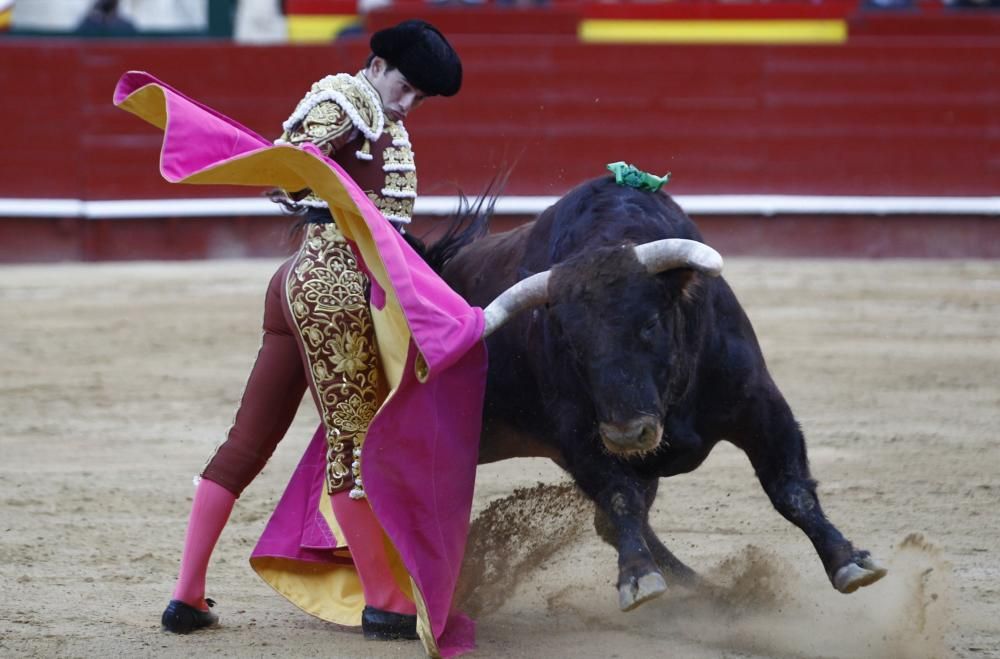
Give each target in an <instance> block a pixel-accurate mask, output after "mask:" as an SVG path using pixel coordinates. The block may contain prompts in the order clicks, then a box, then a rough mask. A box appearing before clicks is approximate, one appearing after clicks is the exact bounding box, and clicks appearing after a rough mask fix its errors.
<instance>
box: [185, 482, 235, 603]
mask: <svg viewBox="0 0 1000 659" xmlns="http://www.w3.org/2000/svg"><path fill="white" fill-rule="evenodd" d="M234 503H236V495H234V494H233V493H232V492H230V491H229V490H227V489H226V488H224V487H222V486H221V485H219V484H218V483H215V482H213V481H210V480H207V479H205V478H202V479H201V480H200V481H199V482H198V489H197V490H196V491H195V493H194V504H193V505H192V506H191V519H190V520H189V521H188V527H187V534H186V535H185V537H184V555H183V556H182V558H181V572H180V575H178V577H177V585H176V586H174V595H173V599H175V600H180V601H182V602H184V603H185V604H188V605H190V606H193V607H195V608H198V609H201V610H202V611H207V610H208V605H207V604H206V603H205V574H206V573H207V572H208V560H209V559H210V558H211V557H212V550H213V549H215V543H216V541H218V539H219V536H220V535H221V534H222V529H223V527H225V526H226V522H227V521H228V520H229V513H230V512H232V510H233V504H234Z"/></svg>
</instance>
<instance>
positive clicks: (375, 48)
mask: <svg viewBox="0 0 1000 659" xmlns="http://www.w3.org/2000/svg"><path fill="white" fill-rule="evenodd" d="M371 49H372V52H373V53H375V54H376V55H378V56H379V57H381V58H383V59H384V60H386V61H387V62H389V63H390V64H392V65H393V66H394V67H396V68H397V69H399V72H400V73H402V74H403V75H404V76H406V79H407V80H408V81H409V82H410V84H411V85H413V86H414V87H416V88H417V89H419V90H420V91H422V92H424V93H425V94H430V95H431V96H438V95H440V96H454V95H455V94H457V93H458V90H459V88H461V86H462V61H461V60H460V59H459V58H458V53H456V52H455V49H454V48H452V47H451V44H450V43H448V40H447V39H445V38H444V35H443V34H441V33H440V32H439V31H438V29H437V28H436V27H434V26H433V25H431V24H430V23H427V22H425V21H421V20H416V19H414V20H410V21H403V22H402V23H400V24H399V25H397V26H395V27H390V28H386V29H384V30H379V31H378V32H376V33H375V34H373V35H372V40H371Z"/></svg>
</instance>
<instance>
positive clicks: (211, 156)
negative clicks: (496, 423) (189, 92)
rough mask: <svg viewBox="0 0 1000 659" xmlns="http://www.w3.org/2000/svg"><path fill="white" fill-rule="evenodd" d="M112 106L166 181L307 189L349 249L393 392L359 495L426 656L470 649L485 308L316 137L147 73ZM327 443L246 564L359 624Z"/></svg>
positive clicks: (304, 603) (317, 610) (373, 431)
mask: <svg viewBox="0 0 1000 659" xmlns="http://www.w3.org/2000/svg"><path fill="white" fill-rule="evenodd" d="M114 103H115V105H117V106H118V107H120V108H122V109H124V110H127V111H129V112H132V113H133V114H135V115H137V116H139V117H141V118H142V119H145V120H146V121H148V122H149V123H151V124H153V125H154V126H156V127H158V128H160V129H162V130H163V133H164V136H163V146H162V150H161V152H160V172H161V174H162V175H163V177H164V178H165V179H167V180H168V181H171V182H174V183H191V184H200V185H211V184H226V185H247V186H256V187H279V188H282V189H285V190H301V189H304V188H309V189H311V190H313V191H314V192H315V193H316V194H317V195H319V196H320V197H321V198H322V199H324V200H325V201H326V202H327V203H328V204H329V206H330V211H331V213H332V214H333V216H334V218H335V219H336V222H337V225H338V226H339V228H340V229H341V231H342V232H343V233H344V235H345V236H346V237H347V238H348V239H349V240H351V241H353V243H354V244H355V245H356V246H357V251H358V254H359V255H360V257H361V259H362V260H363V261H364V265H365V268H366V270H367V273H368V275H369V277H370V278H371V281H372V288H373V295H372V298H373V300H374V301H375V303H373V305H372V309H371V311H372V318H373V323H374V327H375V333H376V338H377V342H378V350H379V358H380V361H381V366H382V369H383V372H384V374H385V377H386V381H387V382H388V385H389V388H390V393H389V395H388V397H387V398H386V400H385V402H384V404H383V405H382V407H381V408H380V409H379V411H378V413H377V414H376V416H375V418H374V420H373V421H372V423H371V426H370V427H369V430H368V434H367V437H366V439H365V441H364V444H363V447H362V459H361V464H362V465H363V467H362V468H363V473H362V478H363V480H364V488H365V492H366V495H367V501H368V503H369V504H370V505H371V508H372V511H373V512H374V514H375V517H376V518H377V520H378V522H379V524H380V525H381V526H382V528H383V530H384V531H385V534H386V536H387V539H388V541H389V542H390V543H391V545H392V547H391V549H392V551H391V552H390V554H393V555H395V556H398V558H399V565H398V570H396V571H394V573H395V574H396V575H397V578H398V579H399V580H400V582H401V584H405V583H406V582H409V585H412V594H413V596H414V601H415V602H416V605H417V613H418V625H417V626H418V632H419V633H420V636H421V639H422V640H423V642H424V646H425V649H426V650H427V652H428V654H431V655H434V656H437V655H439V656H443V657H448V656H454V655H456V654H460V653H462V652H464V651H467V650H470V649H472V647H473V646H474V624H473V622H472V621H471V620H469V619H468V618H466V617H465V616H463V615H461V614H460V613H457V612H456V611H453V608H452V607H453V602H452V599H453V596H454V593H455V586H456V584H457V581H458V577H459V570H460V568H461V564H462V559H463V555H464V551H465V543H466V536H467V534H468V528H469V515H470V511H471V506H472V495H473V487H474V483H475V472H476V461H477V457H478V443H479V432H480V423H481V413H482V404H483V392H484V386H485V380H486V350H485V345H484V343H483V341H482V333H483V311H482V309H479V308H476V307H470V306H469V305H468V304H466V303H465V301H464V300H462V299H461V298H460V297H459V296H458V295H457V294H456V293H455V292H453V291H452V290H451V289H450V288H449V287H448V286H447V284H445V283H444V282H443V281H442V280H441V279H440V278H439V277H438V276H437V275H436V274H435V273H434V272H433V271H432V270H431V269H430V268H429V267H428V266H427V265H426V264H425V263H424V262H423V260H422V259H421V258H420V257H419V256H418V255H417V254H416V253H415V252H414V251H413V250H412V249H410V247H409V246H408V245H407V244H406V242H405V241H404V240H403V238H402V236H400V234H399V233H398V232H397V231H396V230H395V229H393V227H392V226H391V225H390V224H389V222H388V221H386V220H385V219H384V218H383V217H382V216H381V215H380V213H379V211H378V210H377V209H376V208H375V206H373V205H372V202H371V201H370V200H369V199H368V197H367V196H366V195H365V193H364V192H363V191H362V190H360V189H359V188H358V186H357V185H356V184H355V183H354V181H352V180H351V178H350V177H349V176H348V175H347V174H346V173H344V171H343V169H341V167H340V166H339V165H337V163H335V162H333V161H332V160H329V159H327V158H325V157H323V156H322V155H321V154H320V152H319V151H318V150H317V149H316V148H314V147H313V146H312V145H306V146H304V147H302V148H297V147H291V146H275V145H273V144H271V143H270V142H269V141H268V140H266V139H265V138H263V137H261V136H260V135H257V134H256V133H254V132H253V131H251V130H249V129H247V128H245V127H244V126H241V125H240V124H239V123H237V122H235V121H233V120H232V119H229V118H228V117H226V116H224V115H222V114H220V113H218V112H216V111H214V110H212V109H211V108H208V107H206V106H204V105H202V104H200V103H198V102H197V101H195V100H193V99H190V98H188V97H187V96H185V95H184V94H182V93H181V92H179V91H177V90H175V89H173V88H172V87H170V86H169V85H167V84H165V83H163V82H161V81H159V80H157V79H156V78H154V77H153V76H151V75H149V74H147V73H143V72H135V71H133V72H129V73H126V74H125V75H123V76H122V78H121V79H120V80H119V82H118V85H117V87H116V89H115V94H114ZM383 294H384V300H382V299H381V298H382V297H383ZM379 303H382V304H381V305H379ZM325 449H326V446H325V441H324V437H323V433H322V432H317V434H316V435H315V436H314V437H313V440H312V442H311V443H310V445H309V447H308V449H307V450H306V453H305V455H304V456H303V457H302V460H301V461H300V463H299V465H298V467H297V468H296V470H295V473H294V474H293V476H292V479H291V482H290V483H289V485H288V488H287V489H286V491H285V493H284V495H283V496H282V498H281V501H280V502H279V504H278V506H277V508H276V509H275V512H274V514H273V516H272V517H271V520H270V521H269V523H268V525H267V527H266V529H265V531H264V533H263V535H262V537H261V539H260V541H259V542H258V544H257V546H256V548H255V549H254V551H253V554H252V557H251V565H252V566H253V567H254V569H255V570H256V571H257V573H258V574H259V575H260V576H261V577H262V578H263V579H265V581H267V582H268V583H269V584H270V585H271V586H272V587H274V588H275V589H276V590H277V591H278V592H279V593H281V594H282V595H284V596H285V597H287V598H288V599H289V600H291V601H292V602H294V603H295V604H296V605H298V606H299V607H301V608H302V609H303V610H305V611H307V612H309V613H311V614H313V615H315V616H318V617H320V618H322V619H324V620H329V621H331V622H335V623H339V624H345V625H357V624H360V612H361V609H362V607H363V606H364V600H363V596H362V591H361V587H360V582H359V580H358V578H357V574H356V572H355V570H354V568H353V564H352V562H351V561H350V558H349V553H346V550H345V549H343V547H344V546H345V543H344V541H343V535H342V532H341V531H340V529H339V527H338V525H337V521H336V519H335V518H334V516H333V513H332V511H331V509H330V508H331V507H330V503H329V497H327V496H326V490H325V486H324V481H323V477H324V470H325V468H326V461H325ZM361 505H363V503H362V504H361ZM338 548H340V549H338Z"/></svg>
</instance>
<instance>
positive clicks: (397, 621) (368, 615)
mask: <svg viewBox="0 0 1000 659" xmlns="http://www.w3.org/2000/svg"><path fill="white" fill-rule="evenodd" d="M361 631H362V632H364V634H365V639H366V640H369V641H403V640H405V641H415V640H417V639H418V638H420V637H419V636H417V616H408V615H406V614H405V613H393V612H392V611H383V610H382V609H376V608H373V607H371V606H366V607H365V610H364V611H362V612H361Z"/></svg>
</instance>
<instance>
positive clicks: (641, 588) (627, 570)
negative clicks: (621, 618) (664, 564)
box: [568, 459, 669, 611]
mask: <svg viewBox="0 0 1000 659" xmlns="http://www.w3.org/2000/svg"><path fill="white" fill-rule="evenodd" d="M568 469H569V472H570V473H571V474H572V476H573V478H574V480H576V483H577V485H579V486H580V489H582V490H583V491H584V493H585V494H586V495H587V496H589V497H590V498H591V499H593V501H594V504H595V506H596V508H597V511H596V513H595V527H596V528H597V531H598V533H599V534H600V535H601V537H602V538H603V539H604V540H605V541H607V542H608V543H610V544H611V545H612V546H614V547H615V548H616V549H617V550H618V606H619V607H620V608H621V610H622V611H631V610H632V609H634V608H635V607H637V606H639V605H640V604H642V603H644V602H648V601H649V600H651V599H653V598H656V597H659V596H660V595H662V594H663V593H665V592H666V590H667V582H666V580H665V579H664V578H663V574H662V573H661V572H660V568H659V566H658V565H657V561H656V560H655V558H654V555H653V552H652V551H651V550H650V547H649V545H648V544H647V543H646V537H645V533H644V530H645V528H647V527H648V524H647V516H648V514H649V507H648V505H647V504H646V498H645V496H644V492H643V489H644V488H643V485H642V483H641V481H640V480H639V479H638V478H637V477H635V476H634V475H633V474H631V473H629V472H628V471H627V470H626V469H625V467H624V466H623V465H621V464H620V463H618V462H616V461H614V460H608V459H604V460H603V461H602V462H601V463H600V465H596V464H593V465H591V464H572V463H571V464H569V465H568ZM668 553H669V552H668Z"/></svg>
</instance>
